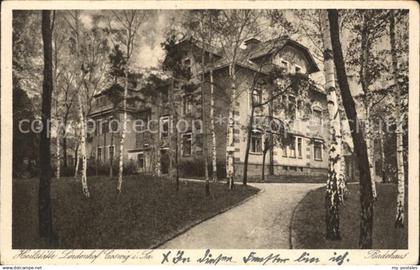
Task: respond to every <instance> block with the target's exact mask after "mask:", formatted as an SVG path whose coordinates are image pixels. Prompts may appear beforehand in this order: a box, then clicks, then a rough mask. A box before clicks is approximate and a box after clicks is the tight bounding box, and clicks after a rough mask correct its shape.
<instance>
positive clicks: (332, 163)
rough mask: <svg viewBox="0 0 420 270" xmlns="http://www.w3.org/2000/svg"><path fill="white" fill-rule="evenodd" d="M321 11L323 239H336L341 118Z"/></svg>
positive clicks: (340, 195) (340, 183)
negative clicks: (325, 139)
mask: <svg viewBox="0 0 420 270" xmlns="http://www.w3.org/2000/svg"><path fill="white" fill-rule="evenodd" d="M321 12H322V15H321V26H322V39H323V44H324V76H325V90H326V92H327V102H328V116H329V129H330V147H329V151H328V155H329V157H328V179H327V186H326V193H327V194H326V203H327V206H326V207H327V209H326V212H327V239H331V240H337V239H340V231H339V211H338V207H339V205H340V204H341V203H342V199H343V193H344V190H341V187H342V186H343V182H344V179H343V178H344V175H343V174H342V173H343V171H342V166H341V162H342V155H341V150H342V138H341V122H340V121H341V119H340V112H339V108H338V100H337V94H336V87H335V66H334V59H333V55H332V45H331V37H330V31H329V21H328V15H327V12H326V11H321Z"/></svg>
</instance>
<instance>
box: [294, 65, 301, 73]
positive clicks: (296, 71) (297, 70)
mask: <svg viewBox="0 0 420 270" xmlns="http://www.w3.org/2000/svg"><path fill="white" fill-rule="evenodd" d="M295 73H302V67H301V66H298V65H295Z"/></svg>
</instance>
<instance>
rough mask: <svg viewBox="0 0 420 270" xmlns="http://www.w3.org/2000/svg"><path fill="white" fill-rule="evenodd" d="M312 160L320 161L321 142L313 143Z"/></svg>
mask: <svg viewBox="0 0 420 270" xmlns="http://www.w3.org/2000/svg"><path fill="white" fill-rule="evenodd" d="M314 159H315V160H319V161H321V160H322V142H314Z"/></svg>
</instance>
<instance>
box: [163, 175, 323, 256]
mask: <svg viewBox="0 0 420 270" xmlns="http://www.w3.org/2000/svg"><path fill="white" fill-rule="evenodd" d="M252 185H253V186H255V187H257V188H259V189H261V192H260V193H259V194H258V195H257V196H255V197H254V198H253V199H251V200H249V201H247V202H246V203H244V204H242V205H240V206H238V207H235V208H233V209H231V210H229V211H227V212H225V213H223V214H220V215H218V216H216V217H214V218H211V219H209V220H207V221H205V222H203V223H200V224H199V225H197V226H195V227H193V228H191V229H190V230H188V231H186V232H185V233H183V234H181V235H179V236H178V237H175V238H174V239H172V240H170V241H169V242H167V243H164V244H163V245H162V246H160V247H158V248H163V249H166V248H167V249H181V248H182V249H204V248H215V249H288V248H290V244H289V238H290V222H291V218H292V214H293V210H294V209H295V207H296V205H297V204H298V203H299V201H300V200H302V198H303V197H304V196H305V195H306V193H308V192H309V191H310V190H312V189H316V188H318V187H321V186H322V184H271V183H270V184H252Z"/></svg>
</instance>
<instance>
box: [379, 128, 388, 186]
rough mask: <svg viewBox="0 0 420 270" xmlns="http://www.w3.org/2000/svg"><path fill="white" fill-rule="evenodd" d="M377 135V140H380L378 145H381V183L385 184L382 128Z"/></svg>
mask: <svg viewBox="0 0 420 270" xmlns="http://www.w3.org/2000/svg"><path fill="white" fill-rule="evenodd" d="M379 135H380V137H379V140H380V144H381V173H382V183H385V182H386V181H387V180H386V175H385V151H384V148H385V144H384V132H383V130H382V128H381V131H380V133H379Z"/></svg>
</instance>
